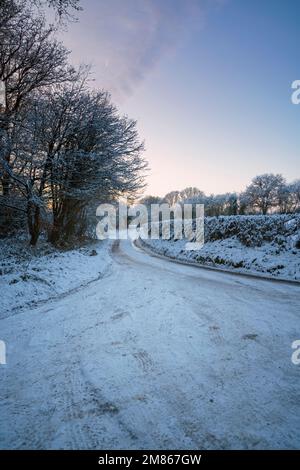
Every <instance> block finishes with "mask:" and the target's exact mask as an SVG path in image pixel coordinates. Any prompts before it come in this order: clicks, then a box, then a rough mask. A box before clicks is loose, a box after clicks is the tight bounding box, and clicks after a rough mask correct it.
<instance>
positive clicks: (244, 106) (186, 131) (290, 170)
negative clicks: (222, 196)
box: [63, 0, 300, 196]
mask: <svg viewBox="0 0 300 470" xmlns="http://www.w3.org/2000/svg"><path fill="white" fill-rule="evenodd" d="M81 5H82V7H83V11H82V12H80V13H79V14H78V15H77V16H78V22H76V23H72V24H70V25H69V26H68V30H67V31H66V32H65V33H64V34H63V41H64V43H65V44H66V46H67V47H68V48H69V49H70V50H71V51H72V54H71V61H72V62H73V63H74V64H78V63H83V62H84V63H89V64H92V71H93V80H94V81H93V82H92V86H93V87H98V88H104V89H107V90H108V91H110V92H111V94H112V100H113V102H114V103H115V104H116V105H117V106H118V108H119V109H120V112H121V113H122V114H127V115H128V116H129V117H131V118H133V119H136V120H137V122H138V130H139V133H140V136H141V138H142V139H144V140H145V147H146V152H145V158H146V159H147V160H148V162H149V167H150V169H149V172H148V176H147V183H148V187H147V190H146V193H147V194H153V195H158V196H163V195H164V194H166V193H167V192H169V191H171V190H181V189H183V188H185V187H187V186H196V187H198V188H199V189H201V190H203V191H205V192H206V193H207V194H210V193H224V192H229V191H240V190H243V189H244V188H245V186H246V185H247V184H249V182H250V181H251V179H252V178H253V177H254V176H255V175H257V174H262V173H268V172H272V173H282V174H283V175H284V177H285V178H286V179H287V180H288V181H292V180H294V179H296V178H300V158H299V151H300V105H298V106H297V105H294V104H292V102H291V94H292V89H291V84H292V82H293V81H294V80H299V79H300V60H299V59H300V49H299V44H300V26H299V17H300V2H299V0H247V1H246V0H81Z"/></svg>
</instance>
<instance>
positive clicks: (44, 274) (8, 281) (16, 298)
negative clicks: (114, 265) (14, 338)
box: [0, 237, 111, 318]
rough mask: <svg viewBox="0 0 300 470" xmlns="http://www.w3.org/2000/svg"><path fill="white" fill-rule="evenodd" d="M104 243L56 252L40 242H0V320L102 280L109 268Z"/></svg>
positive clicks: (17, 240)
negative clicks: (36, 245)
mask: <svg viewBox="0 0 300 470" xmlns="http://www.w3.org/2000/svg"><path fill="white" fill-rule="evenodd" d="M108 247H109V243H108V242H100V241H98V242H95V243H93V244H90V245H88V246H85V247H82V248H79V249H76V250H70V251H60V250H57V249H55V248H54V247H53V246H51V245H50V244H48V243H47V242H46V241H43V240H41V242H39V244H38V247H36V248H32V247H30V246H28V241H27V240H26V238H25V237H24V238H22V237H19V238H18V239H4V240H0V296H1V304H0V318H5V317H7V316H10V315H11V314H13V313H15V311H16V310H19V309H21V308H23V307H25V306H27V307H28V306H29V307H30V306H34V305H36V304H37V303H39V302H41V301H46V300H48V299H53V298H57V297H59V296H61V295H65V294H67V293H68V292H70V291H74V290H77V289H79V288H80V287H82V286H85V285H87V284H89V283H90V282H92V281H94V280H96V279H99V278H101V277H103V276H104V275H105V274H106V272H107V271H108V269H109V265H110V261H111V258H110V256H109V250H108Z"/></svg>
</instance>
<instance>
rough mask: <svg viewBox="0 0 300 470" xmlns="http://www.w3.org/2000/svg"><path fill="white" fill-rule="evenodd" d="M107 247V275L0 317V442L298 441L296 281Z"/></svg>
mask: <svg viewBox="0 0 300 470" xmlns="http://www.w3.org/2000/svg"><path fill="white" fill-rule="evenodd" d="M103 249H104V248H103ZM103 256H104V253H103ZM105 256H107V257H108V258H109V257H111V262H110V269H109V272H108V273H107V275H106V276H104V277H103V278H102V279H99V280H97V281H95V282H92V283H90V284H89V285H87V286H86V287H85V288H82V289H80V290H74V291H72V292H70V293H69V295H64V296H58V297H57V298H56V299H55V300H49V301H48V302H45V303H42V304H40V305H38V306H36V307H35V308H28V309H25V310H22V311H15V312H14V314H13V315H11V316H10V317H7V318H4V319H2V320H0V339H2V340H4V341H5V342H6V345H7V365H5V366H1V365H0V385H1V386H0V423H1V424H0V447H1V448H18V449H28V448H34V449H41V448H46V449H55V448H63V449H74V448H75V449H124V448H128V449H136V448H137V449H147V448H152V449H160V448H170V449H172V448H173V449H174V448H181V449H197V448H200V449H203V448H206V449H212V448H217V449H223V448H228V449H229V448H236V449H237V448H244V449H245V448H247V449H248V448H249V449H256V448H264V449H269V448H299V445H300V391H299V378H300V366H296V365H293V363H292V362H291V354H292V352H293V351H292V349H291V343H292V342H293V341H294V340H295V339H299V338H300V327H299V305H300V290H299V287H298V286H297V285H289V284H283V283H274V282H271V281H265V280H257V279H252V278H246V277H242V276H233V275H231V274H226V273H222V272H214V271H207V270H202V269H198V268H197V267H191V266H183V265H177V264H175V263H171V262H169V261H166V260H164V259H159V258H156V257H151V256H149V255H147V254H145V253H143V252H141V251H140V250H137V249H135V248H133V247H132V246H131V245H130V243H129V242H125V241H124V242H123V241H122V242H121V243H120V245H119V246H118V244H117V243H116V244H115V246H114V248H113V251H112V253H111V255H110V254H109V252H107V253H106V254H105ZM59 259H60V258H59ZM97 259H99V263H100V262H101V261H102V258H100V256H98V257H97V256H95V257H90V256H85V255H83V257H82V258H81V264H80V271H82V272H84V273H86V272H88V271H89V270H90V271H91V272H92V271H93V269H94V267H93V266H94V263H95V260H97ZM57 264H60V261H59V263H58V262H57V261H56V265H57ZM80 271H78V272H76V273H74V276H75V277H77V276H78V277H79V276H80V274H79V272H80ZM16 285H17V284H16ZM4 295H5V291H3V287H1V298H3V296H4Z"/></svg>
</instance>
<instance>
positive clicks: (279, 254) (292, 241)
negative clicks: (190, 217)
mask: <svg viewBox="0 0 300 470" xmlns="http://www.w3.org/2000/svg"><path fill="white" fill-rule="evenodd" d="M142 243H143V244H144V245H146V246H148V247H149V248H150V249H151V250H154V251H155V252H157V253H160V254H162V255H165V256H168V257H170V258H176V259H178V260H183V261H193V262H196V263H199V264H201V265H208V266H217V267H222V268H226V269H229V270H239V271H240V272H248V273H249V272H250V273H263V274H266V275H268V276H272V277H281V278H285V279H292V280H300V214H297V215H295V214H294V215H265V216H262V215H256V216H255V215H251V216H250V215H248V216H246V215H245V216H242V215H238V216H220V217H206V218H205V244H204V246H203V248H202V249H201V250H195V251H187V250H186V249H185V243H186V240H175V239H174V236H171V238H170V240H162V239H160V240H150V239H148V240H144V241H143V242H142Z"/></svg>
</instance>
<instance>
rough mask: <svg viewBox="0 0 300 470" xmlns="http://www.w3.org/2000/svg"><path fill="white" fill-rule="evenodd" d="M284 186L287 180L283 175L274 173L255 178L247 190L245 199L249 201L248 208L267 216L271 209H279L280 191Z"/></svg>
mask: <svg viewBox="0 0 300 470" xmlns="http://www.w3.org/2000/svg"><path fill="white" fill-rule="evenodd" d="M284 186H285V179H284V178H283V176H282V175H279V174H278V175H274V174H272V173H266V174H263V175H259V176H256V177H255V178H253V180H252V182H251V184H250V185H249V186H248V187H247V188H246V191H245V192H244V194H243V198H244V200H246V201H247V205H248V207H250V208H252V209H253V210H256V209H258V210H259V211H261V212H262V213H263V214H267V212H268V211H269V209H270V208H272V207H273V208H275V207H278V205H279V195H280V191H282V188H283V187H284Z"/></svg>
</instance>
